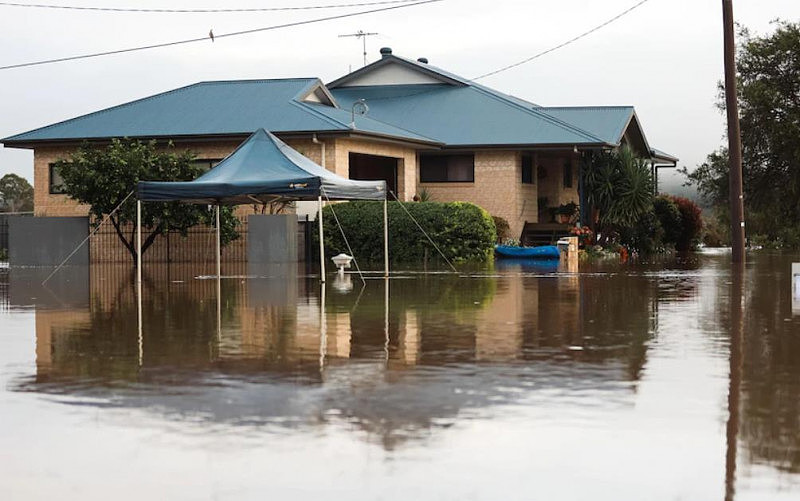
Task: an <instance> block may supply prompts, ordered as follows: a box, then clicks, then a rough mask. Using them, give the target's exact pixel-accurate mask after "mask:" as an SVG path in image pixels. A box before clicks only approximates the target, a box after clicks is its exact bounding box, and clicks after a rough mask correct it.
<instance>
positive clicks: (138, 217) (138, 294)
mask: <svg viewBox="0 0 800 501" xmlns="http://www.w3.org/2000/svg"><path fill="white" fill-rule="evenodd" d="M136 320H137V324H138V325H137V327H138V332H137V334H138V336H137V344H138V345H139V346H138V348H139V359H138V361H139V367H141V366H142V358H143V355H144V343H143V341H144V339H143V337H142V201H141V200H137V201H136Z"/></svg>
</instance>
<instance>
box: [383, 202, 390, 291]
mask: <svg viewBox="0 0 800 501" xmlns="http://www.w3.org/2000/svg"><path fill="white" fill-rule="evenodd" d="M388 204H389V200H388V198H384V199H383V276H384V277H386V278H389V209H388Z"/></svg>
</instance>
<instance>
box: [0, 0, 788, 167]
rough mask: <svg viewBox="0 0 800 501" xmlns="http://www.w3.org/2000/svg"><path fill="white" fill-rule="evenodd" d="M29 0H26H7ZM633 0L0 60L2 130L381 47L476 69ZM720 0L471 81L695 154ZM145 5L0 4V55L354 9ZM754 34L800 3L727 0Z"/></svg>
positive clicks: (713, 78) (461, 10)
mask: <svg viewBox="0 0 800 501" xmlns="http://www.w3.org/2000/svg"><path fill="white" fill-rule="evenodd" d="M16 1H17V2H25V1H26V0H16ZM363 1H369V0H349V1H347V0H296V1H290V0H262V1H256V0H227V1H222V0H216V1H209V0H136V1H134V0H37V2H31V3H50V4H56V5H79V6H108V7H136V8H147V7H149V8H162V9H163V8H184V9H186V8H234V7H265V6H268V7H280V6H298V5H329V4H337V3H339V4H341V3H359V2H363ZM637 1H638V0H602V1H598V0H558V1H555V0H550V1H545V0H524V1H518V0H492V1H478V0H444V1H442V2H439V3H433V4H428V5H421V6H414V7H408V8H404V9H399V10H394V11H389V12H384V13H375V14H368V15H365V16H359V17H355V18H350V19H342V20H337V21H330V22H324V23H319V24H311V25H307V26H302V27H296V28H288V29H283V30H278V31H268V32H262V33H257V34H252V35H245V36H240V37H231V38H224V39H218V40H217V41H216V42H214V43H212V42H211V41H207V42H201V43H197V44H189V45H182V46H175V47H169V48H162V49H154V50H147V51H141V52H135V53H129V54H122V55H114V56H107V57H100V58H93V59H86V60H80V61H72V62H64V63H56V64H50V65H44V66H36V67H29V68H20V69H11V70H4V71H0V96H2V99H0V137H6V136H9V135H11V134H16V133H19V132H24V131H27V130H30V129H33V128H36V127H41V126H43V125H48V124H51V123H54V122H57V121H60V120H65V119H68V118H71V117H74V116H78V115H81V114H84V113H89V112H92V111H96V110H99V109H102V108H105V107H108V106H113V105H116V104H120V103H124V102H127V101H130V100H133V99H137V98H140V97H145V96H148V95H152V94H155V93H158V92H162V91H166V90H169V89H173V88H176V87H180V86H183V85H188V84H191V83H194V82H198V81H203V80H230V79H246V78H281V77H320V78H321V79H322V80H323V81H325V82H328V81H331V80H333V79H335V78H337V77H339V76H341V75H343V74H345V73H347V72H348V70H349V69H350V68H352V69H356V68H358V67H360V66H361V64H362V56H361V43H360V42H359V41H357V40H356V39H354V38H339V37H338V35H340V34H346V33H353V32H355V31H357V30H364V31H371V32H378V33H379V35H378V36H374V37H370V38H369V39H368V43H367V51H368V53H369V61H374V60H375V59H377V58H379V54H378V49H379V48H380V47H382V46H390V47H392V48H393V49H394V53H395V54H397V55H401V56H406V57H410V58H417V57H420V56H425V57H427V58H428V59H430V62H431V64H434V65H436V66H439V67H441V68H444V69H446V70H449V71H451V72H453V73H457V74H459V75H462V76H464V77H468V78H471V77H475V76H477V75H480V74H483V73H486V72H488V71H491V70H494V69H497V68H499V67H502V66H505V65H507V64H511V63H514V62H516V61H518V60H521V59H524V58H526V57H529V56H531V55H533V54H536V53H538V52H540V51H542V50H544V49H547V48H549V47H552V46H554V45H557V44H559V43H561V42H564V41H566V40H568V39H570V38H572V37H573V36H575V35H578V34H580V33H581V32H583V31H586V30H587V29H589V28H592V27H594V26H596V25H598V24H600V23H602V22H604V21H606V20H608V19H609V18H611V17H613V16H615V15H616V14H618V13H620V12H622V11H623V10H625V9H627V8H629V7H631V6H633V5H634V4H636V3H637ZM721 3H722V2H721V0H649V1H648V2H647V3H645V4H644V5H642V6H641V7H639V8H638V9H636V10H634V11H633V12H631V13H630V14H628V15H626V16H625V17H623V18H621V19H619V20H617V21H616V22H614V23H613V24H611V25H609V26H607V27H605V28H603V29H602V30H600V31H598V32H596V33H594V34H592V35H590V36H588V37H587V38H584V39H582V40H580V41H578V42H576V43H574V44H571V45H569V46H567V47H565V48H562V49H560V50H558V51H555V52H553V53H551V54H548V55H545V56H543V57H541V58H539V59H537V60H535V61H533V62H530V63H528V64H525V65H522V66H520V67H517V68H514V69H511V70H509V71H506V72H503V73H500V74H498V75H495V76H492V77H489V78H486V79H483V80H481V83H483V84H485V85H488V86H491V87H494V88H496V89H498V90H501V91H503V92H507V93H510V94H513V95H516V96H519V97H522V98H525V99H528V100H531V101H534V102H536V103H539V104H543V105H634V106H635V107H636V110H637V113H638V115H639V118H640V120H641V121H642V125H643V127H644V130H645V134H646V135H647V138H648V140H649V142H650V144H651V145H652V146H654V147H657V148H660V149H662V150H665V151H668V152H670V153H672V154H674V155H676V156H678V157H680V158H681V164H685V165H687V166H690V167H692V166H695V165H697V164H698V163H700V162H701V161H702V160H703V159H704V158H705V155H707V154H708V153H710V152H711V151H713V150H714V149H716V148H717V147H719V145H720V144H721V142H722V140H723V131H724V120H723V117H722V116H721V115H720V113H719V112H718V111H717V110H716V108H715V107H714V101H715V97H716V93H717V89H716V86H717V82H718V81H719V80H720V79H721V78H722V75H723V67H722V20H721V19H722V16H721ZM370 8H375V7H353V8H349V9H337V10H312V11H301V12H263V13H247V14H243V13H235V14H230V13H228V14H222V13H215V14H148V13H110V12H88V11H69V10H45V9H34V8H20V7H10V6H0V47H2V50H0V66H5V65H8V64H15V63H22V62H27V61H35V60H40V59H49V58H56V57H63V56H71V55H76V54H84V53H92V52H100V51H105V50H114V49H120V48H127V47H133V46H139V45H148V44H152V43H159V42H167V41H173V40H182V39H187V38H195V37H203V36H205V35H207V33H208V31H209V29H211V28H213V30H214V32H215V33H216V34H222V33H228V32H233V31H240V30H246V29H252V28H258V27H262V26H270V25H275V24H282V23H286V22H292V21H298V20H302V19H311V18H316V17H323V16H326V15H331V14H333V13H342V12H356V11H359V10H367V9H370ZM734 11H735V16H736V19H737V21H738V22H739V23H741V24H743V25H745V26H747V27H749V28H751V29H752V30H754V31H755V32H757V33H768V32H770V31H772V30H773V29H774V28H773V26H772V25H771V24H770V22H771V21H772V20H773V19H776V18H781V19H785V20H789V21H796V20H798V18H800V1H798V0H734ZM8 172H16V173H18V174H21V175H23V176H25V177H26V178H28V179H29V180H31V181H32V180H33V155H32V153H31V152H29V151H26V150H14V149H0V176H2V175H3V174H5V173H8Z"/></svg>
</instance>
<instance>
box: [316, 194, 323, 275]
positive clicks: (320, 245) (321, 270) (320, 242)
mask: <svg viewBox="0 0 800 501" xmlns="http://www.w3.org/2000/svg"><path fill="white" fill-rule="evenodd" d="M317 201H318V202H319V213H318V214H317V222H318V223H319V281H320V282H322V283H323V284H324V283H325V242H324V241H323V240H324V235H323V232H322V195H320V196H318V197H317Z"/></svg>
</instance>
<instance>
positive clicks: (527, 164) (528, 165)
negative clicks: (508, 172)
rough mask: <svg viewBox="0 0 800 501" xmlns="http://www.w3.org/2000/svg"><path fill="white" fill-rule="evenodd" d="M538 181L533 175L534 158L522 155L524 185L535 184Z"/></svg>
mask: <svg viewBox="0 0 800 501" xmlns="http://www.w3.org/2000/svg"><path fill="white" fill-rule="evenodd" d="M534 179H536V178H535V177H534V175H533V157H531V156H530V155H522V184H533V183H534V182H535V181H534Z"/></svg>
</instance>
